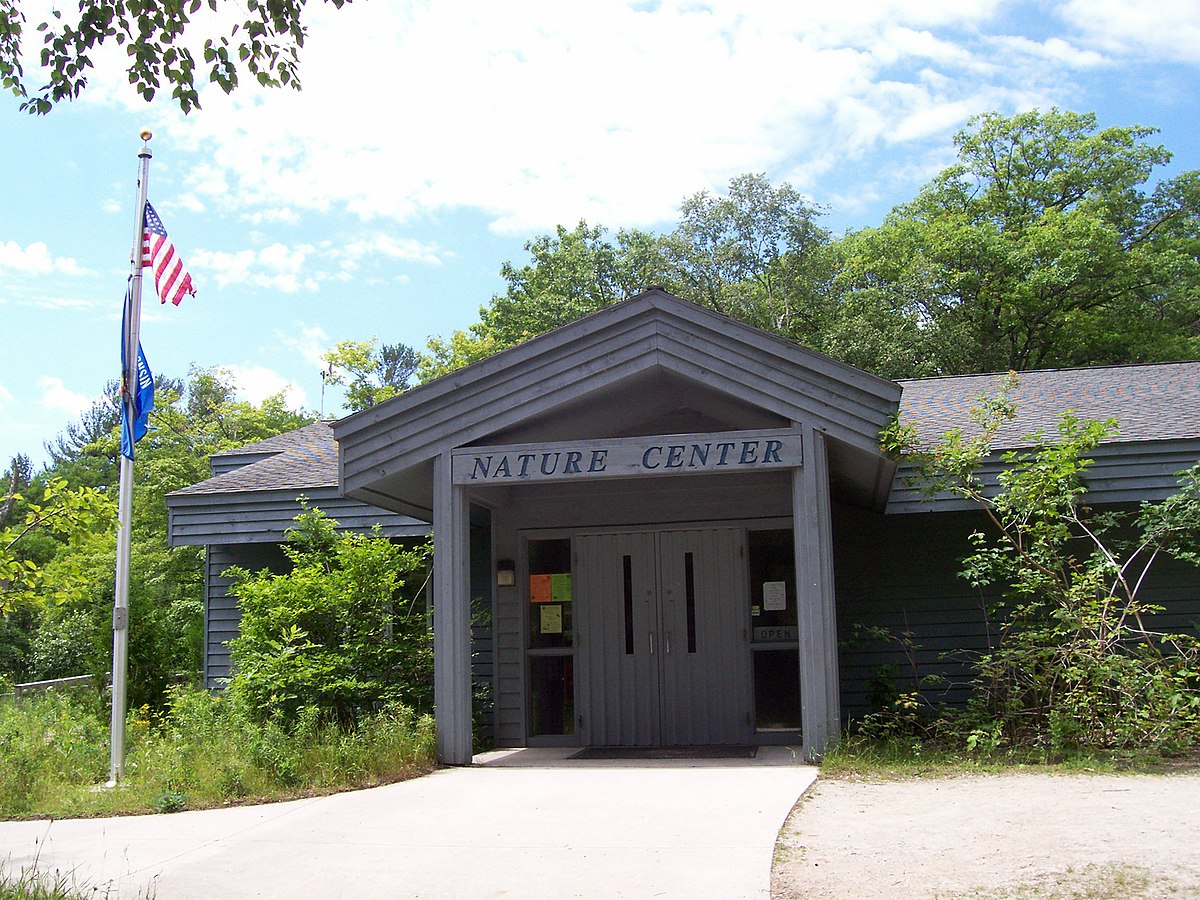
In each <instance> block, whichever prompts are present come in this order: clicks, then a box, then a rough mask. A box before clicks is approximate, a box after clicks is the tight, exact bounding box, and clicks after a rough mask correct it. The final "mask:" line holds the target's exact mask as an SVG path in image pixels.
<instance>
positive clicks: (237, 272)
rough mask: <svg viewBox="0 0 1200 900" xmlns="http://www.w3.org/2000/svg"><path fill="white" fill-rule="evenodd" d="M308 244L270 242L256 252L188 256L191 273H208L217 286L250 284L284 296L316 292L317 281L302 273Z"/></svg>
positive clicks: (210, 252) (209, 252)
mask: <svg viewBox="0 0 1200 900" xmlns="http://www.w3.org/2000/svg"><path fill="white" fill-rule="evenodd" d="M314 249H315V248H314V247H313V246H312V245H311V244H297V245H295V246H287V245H285V244H281V243H278V242H276V243H273V244H270V245H268V246H266V247H263V248H260V249H258V250H254V249H249V248H248V249H244V250H237V251H234V252H229V251H225V250H196V251H193V252H191V253H190V254H189V257H188V258H189V260H190V262H189V265H190V266H191V268H192V270H193V271H202V272H208V273H209V274H208V276H207V277H210V278H212V280H213V281H215V282H216V283H217V285H218V286H220V287H223V288H224V287H228V286H230V285H251V286H254V287H260V288H267V289H269V290H274V291H279V292H281V293H284V294H294V293H296V292H297V291H301V290H305V291H315V290H317V287H318V285H317V280H316V279H315V278H314V277H313V276H312V275H305V274H303V272H302V270H303V268H304V265H305V261H306V260H307V258H308V257H309V255H310V254H311V253H312V252H313V250H314Z"/></svg>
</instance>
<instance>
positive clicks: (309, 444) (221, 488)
mask: <svg viewBox="0 0 1200 900" xmlns="http://www.w3.org/2000/svg"><path fill="white" fill-rule="evenodd" d="M262 453H271V454H272V455H271V456H269V457H267V458H266V459H260V460H258V461H256V462H252V463H249V464H247V465H245V466H242V467H240V468H237V469H234V470H233V471H231V472H225V473H224V474H222V475H216V476H214V477H212V478H209V479H207V480H206V481H201V482H200V483H199V484H193V485H191V486H190V487H185V488H182V489H180V490H178V491H175V492H174V493H175V494H177V495H178V494H232V493H238V492H240V491H273V490H296V489H302V488H324V487H337V484H338V458H337V443H336V442H335V441H334V439H333V429H332V428H330V426H329V423H328V422H314V423H313V424H312V425H305V426H304V427H303V428H298V429H296V430H295V431H288V432H285V433H284V434H279V435H276V436H275V437H270V438H267V439H266V440H262V441H258V442H256V443H254V444H247V445H246V446H244V447H239V448H237V449H236V450H230V451H227V452H226V453H222V454H220V456H222V457H230V456H254V455H259V454H262Z"/></svg>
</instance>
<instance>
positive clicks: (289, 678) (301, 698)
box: [226, 509, 433, 729]
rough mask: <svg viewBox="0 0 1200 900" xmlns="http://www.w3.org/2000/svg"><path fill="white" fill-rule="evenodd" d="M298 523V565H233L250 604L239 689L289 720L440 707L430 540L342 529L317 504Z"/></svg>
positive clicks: (291, 550) (341, 719) (261, 714)
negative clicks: (413, 543)
mask: <svg viewBox="0 0 1200 900" xmlns="http://www.w3.org/2000/svg"><path fill="white" fill-rule="evenodd" d="M296 523H297V524H296V527H295V528H294V529H291V530H290V531H289V533H288V536H289V543H288V545H287V546H285V547H284V550H285V552H286V553H287V556H288V558H289V559H290V560H291V563H292V571H291V572H289V573H287V574H284V575H276V574H272V573H270V572H267V571H262V572H258V573H250V572H248V571H246V570H245V569H242V568H236V567H235V568H232V569H229V570H228V571H227V573H226V574H227V575H228V576H229V577H231V578H232V579H233V580H234V584H233V586H232V588H231V590H232V592H233V594H234V595H235V596H236V597H237V598H238V601H239V603H240V605H241V608H242V619H241V625H240V628H239V633H238V636H237V637H236V638H235V639H233V640H232V641H230V644H229V645H230V648H231V650H232V655H233V663H234V672H235V674H234V676H233V678H232V679H231V681H230V685H229V692H230V695H231V696H232V697H234V698H236V699H237V700H238V702H240V703H241V704H242V705H243V706H244V707H245V708H246V709H247V710H250V711H252V712H253V713H255V714H256V715H257V716H258V718H259V719H260V720H262V721H264V722H265V721H277V722H279V723H281V724H282V725H283V726H284V727H285V728H288V729H291V728H293V727H295V726H296V725H297V724H298V723H299V722H300V720H301V717H302V715H305V714H307V712H306V711H307V710H309V709H315V710H316V711H317V712H318V714H319V718H320V720H321V721H322V722H336V723H340V724H342V725H349V724H351V723H353V722H355V721H356V720H357V719H358V718H359V716H361V715H362V714H363V713H364V712H369V711H373V710H378V709H381V708H384V707H386V706H388V705H389V704H393V705H394V704H402V705H405V706H408V707H411V708H413V709H417V710H420V711H423V712H424V711H428V710H430V709H432V702H433V689H432V684H433V646H432V638H431V635H430V632H429V628H428V625H427V623H426V620H425V610H424V605H423V604H422V603H421V601H420V597H419V596H418V594H419V587H420V585H421V583H422V581H423V579H424V577H425V570H426V562H427V559H428V556H429V548H428V546H427V545H425V546H422V547H419V548H417V549H414V550H407V549H404V548H402V547H400V546H398V545H396V544H394V543H392V542H391V541H389V540H387V539H385V538H382V537H379V536H378V533H376V534H374V535H371V536H367V535H361V534H349V533H347V534H341V535H339V534H337V532H336V531H335V528H336V524H337V523H336V522H334V521H332V520H331V519H328V518H326V517H325V515H324V514H323V513H322V512H321V511H320V510H316V509H306V510H305V511H304V512H302V513H301V514H300V515H299V516H297V517H296ZM405 594H407V599H406V597H405Z"/></svg>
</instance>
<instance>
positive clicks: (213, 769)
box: [0, 687, 435, 817]
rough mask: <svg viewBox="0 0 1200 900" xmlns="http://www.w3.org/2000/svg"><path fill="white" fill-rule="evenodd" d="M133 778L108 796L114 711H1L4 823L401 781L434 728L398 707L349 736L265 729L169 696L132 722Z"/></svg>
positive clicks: (417, 763) (32, 704)
mask: <svg viewBox="0 0 1200 900" xmlns="http://www.w3.org/2000/svg"><path fill="white" fill-rule="evenodd" d="M127 739H128V742H129V743H128V747H127V750H126V772H125V777H124V778H123V779H122V781H121V783H120V785H119V786H118V787H117V788H115V789H113V790H107V791H98V790H96V789H95V786H96V785H97V784H99V783H100V782H102V781H104V780H105V778H106V777H107V771H108V719H107V710H106V709H105V708H104V707H103V706H102V705H101V703H100V702H99V701H98V700H97V699H96V698H92V699H90V700H80V699H72V698H71V697H68V696H63V695H58V694H47V695H44V696H43V697H39V698H33V699H31V700H28V701H25V700H22V701H21V702H20V703H16V704H11V703H10V704H4V705H0V816H7V817H13V816H54V817H64V816H80V815H103V814H116V813H148V812H171V811H175V810H179V809H195V808H204V807H212V806H222V805H227V804H230V803H237V802H246V801H249V800H259V799H261V800H272V799H283V798H286V797H290V796H297V795H301V794H306V793H311V792H328V791H335V790H342V789H346V788H353V787H362V786H367V785H371V784H380V783H384V782H389V781H396V780H399V779H401V778H405V777H409V776H411V775H414V774H419V773H421V772H423V771H426V770H428V769H429V768H431V767H432V765H433V758H434V743H435V741H434V727H433V721H432V719H431V718H430V717H429V716H418V715H416V714H414V713H413V712H411V711H410V710H408V709H407V708H405V707H402V706H389V707H386V708H384V709H382V710H381V711H379V712H377V713H373V714H370V715H364V716H363V717H362V718H361V719H360V720H359V722H358V724H357V725H356V726H355V727H353V728H343V727H340V726H338V725H336V724H333V723H321V722H320V721H319V716H318V715H317V712H316V711H315V710H314V711H312V712H311V713H306V712H301V714H300V715H299V716H298V717H297V719H296V721H295V723H294V724H293V725H291V726H290V727H285V726H284V725H283V724H281V723H280V722H279V721H270V720H269V721H266V722H258V721H256V720H255V718H254V717H252V716H250V715H248V714H246V713H245V712H244V711H243V710H241V709H240V708H239V707H238V705H237V704H236V703H234V702H232V701H231V700H230V699H229V698H228V697H226V696H223V695H218V694H212V693H210V692H208V691H204V690H200V689H197V688H190V687H177V688H173V689H171V690H170V691H169V692H168V695H167V704H166V708H165V709H164V710H163V711H162V712H154V711H151V710H150V709H149V708H147V707H142V708H140V709H137V710H134V711H133V712H131V714H130V717H129V722H128V726H127Z"/></svg>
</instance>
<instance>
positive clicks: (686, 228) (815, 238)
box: [663, 174, 829, 333]
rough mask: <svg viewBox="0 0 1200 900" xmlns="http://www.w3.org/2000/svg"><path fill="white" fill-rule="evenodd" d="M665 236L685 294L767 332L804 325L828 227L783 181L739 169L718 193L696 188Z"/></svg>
mask: <svg viewBox="0 0 1200 900" xmlns="http://www.w3.org/2000/svg"><path fill="white" fill-rule="evenodd" d="M680 211H681V212H682V219H681V221H680V223H679V225H678V227H677V228H676V229H675V231H674V232H672V233H671V234H670V235H668V236H667V237H666V238H665V239H664V241H663V246H664V250H665V253H666V255H667V257H668V259H669V261H670V264H671V267H672V272H673V274H674V279H673V280H674V281H675V282H676V283H677V284H678V285H679V287H680V289H681V290H682V292H683V294H684V296H687V297H690V298H692V299H694V300H696V301H697V302H700V303H704V304H705V305H707V306H710V307H712V308H713V309H715V310H716V311H717V312H720V313H724V314H726V315H729V316H733V317H734V318H737V319H741V320H742V321H745V322H749V323H751V324H754V325H758V326H759V327H762V328H766V329H768V330H771V331H778V332H784V333H794V332H796V331H800V332H811V331H813V330H815V329H814V328H813V327H812V325H813V323H811V322H810V323H807V327H806V323H805V322H804V319H805V317H806V315H808V314H809V312H810V309H809V307H810V306H811V299H812V298H811V296H810V293H811V287H812V286H813V285H814V284H815V283H816V281H817V280H818V279H816V278H815V277H814V275H815V270H814V269H813V266H814V264H815V263H816V262H817V261H818V260H819V258H820V257H819V255H818V253H817V251H818V250H819V248H820V247H821V246H822V245H823V244H824V243H825V242H826V241H827V240H828V238H829V234H828V232H826V231H825V230H824V229H822V228H820V227H818V226H817V224H816V217H817V216H818V215H819V211H818V210H817V208H816V207H815V206H813V205H812V204H810V203H809V202H808V201H807V200H805V199H804V197H802V196H801V195H800V193H799V192H798V191H796V189H795V188H793V187H792V186H791V185H790V184H787V183H784V184H782V185H780V186H779V187H773V186H772V185H771V183H770V182H769V181H768V180H767V178H766V176H765V175H751V174H746V175H739V176H737V177H736V178H733V179H731V180H730V182H729V190H728V193H727V194H726V195H725V196H716V197H714V196H712V195H710V194H709V193H708V192H706V191H701V192H700V193H698V194H694V195H692V196H691V197H689V198H687V199H686V200H684V201H683V205H682V207H681V210H680Z"/></svg>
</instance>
